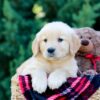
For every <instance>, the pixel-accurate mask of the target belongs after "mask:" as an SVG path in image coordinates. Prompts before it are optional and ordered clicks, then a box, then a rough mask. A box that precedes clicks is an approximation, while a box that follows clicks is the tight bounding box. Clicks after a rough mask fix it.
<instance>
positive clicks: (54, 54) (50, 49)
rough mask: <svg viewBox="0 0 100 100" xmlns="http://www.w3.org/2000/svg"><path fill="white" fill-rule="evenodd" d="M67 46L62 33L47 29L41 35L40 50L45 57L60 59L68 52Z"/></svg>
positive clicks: (65, 38)
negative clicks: (47, 30)
mask: <svg viewBox="0 0 100 100" xmlns="http://www.w3.org/2000/svg"><path fill="white" fill-rule="evenodd" d="M69 48H70V47H69V42H68V38H67V37H66V36H65V34H63V33H60V32H52V31H51V32H50V31H49V32H47V33H44V35H43V36H42V37H41V42H40V51H41V53H42V54H43V56H44V57H45V58H46V59H59V58H60V59H61V58H63V57H65V56H67V55H68V54H69Z"/></svg>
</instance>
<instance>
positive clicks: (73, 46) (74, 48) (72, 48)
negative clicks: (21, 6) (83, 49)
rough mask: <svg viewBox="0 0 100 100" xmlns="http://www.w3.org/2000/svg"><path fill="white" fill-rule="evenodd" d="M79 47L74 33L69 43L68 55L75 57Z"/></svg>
mask: <svg viewBox="0 0 100 100" xmlns="http://www.w3.org/2000/svg"><path fill="white" fill-rule="evenodd" d="M80 46H81V41H80V38H79V37H78V35H77V34H76V32H75V33H74V34H72V40H71V41H70V54H71V55H75V54H76V53H77V51H78V50H79V48H80Z"/></svg>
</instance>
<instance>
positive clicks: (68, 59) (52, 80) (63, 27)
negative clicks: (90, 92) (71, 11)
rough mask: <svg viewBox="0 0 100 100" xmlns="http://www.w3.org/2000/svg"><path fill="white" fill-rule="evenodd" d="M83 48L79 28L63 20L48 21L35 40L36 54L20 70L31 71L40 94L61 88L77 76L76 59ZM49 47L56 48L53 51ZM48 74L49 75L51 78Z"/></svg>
mask: <svg viewBox="0 0 100 100" xmlns="http://www.w3.org/2000/svg"><path fill="white" fill-rule="evenodd" d="M79 47H80V39H79V37H78V36H77V35H76V34H75V31H74V30H73V29H72V28H70V27H69V26H68V25H67V24H65V23H62V22H52V23H48V24H46V25H45V26H44V27H43V28H42V29H41V30H40V32H38V33H37V35H36V38H35V40H34V41H33V43H32V51H33V53H34V56H32V57H31V58H29V59H28V60H27V61H25V62H24V63H23V64H22V65H21V66H20V67H19V69H18V70H17V71H18V73H19V74H22V75H26V74H31V76H32V86H33V88H34V90H36V91H37V92H39V93H43V92H45V91H46V89H47V86H49V88H50V89H56V88H59V87H60V86H61V85H62V84H63V83H64V82H65V81H66V79H67V77H76V76H77V71H78V66H77V63H76V60H75V59H74V56H75V53H76V52H77V51H78V49H79ZM48 48H54V49H55V52H54V53H53V54H49V53H48ZM47 77H48V78H47Z"/></svg>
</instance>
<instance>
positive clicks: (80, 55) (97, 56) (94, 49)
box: [75, 27, 100, 73]
mask: <svg viewBox="0 0 100 100" xmlns="http://www.w3.org/2000/svg"><path fill="white" fill-rule="evenodd" d="M75 31H76V33H77V35H78V36H79V37H80V39H81V47H80V49H79V51H78V52H77V54H76V60H77V63H78V66H79V70H80V71H82V72H84V71H87V70H91V69H93V70H95V71H96V72H98V73H100V31H96V30H94V29H92V28H89V27H84V28H78V29H75Z"/></svg>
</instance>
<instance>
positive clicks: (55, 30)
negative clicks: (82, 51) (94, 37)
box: [32, 22, 80, 60]
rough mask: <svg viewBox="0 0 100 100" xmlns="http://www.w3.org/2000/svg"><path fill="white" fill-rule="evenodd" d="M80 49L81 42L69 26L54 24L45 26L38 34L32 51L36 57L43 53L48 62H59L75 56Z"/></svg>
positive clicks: (59, 23)
mask: <svg viewBox="0 0 100 100" xmlns="http://www.w3.org/2000/svg"><path fill="white" fill-rule="evenodd" d="M79 47H80V40H79V38H78V36H77V35H76V34H75V33H74V31H73V30H72V29H71V28H70V27H69V26H67V25H66V24H64V23H61V22H53V23H49V24H47V25H46V26H44V27H43V29H42V30H41V31H40V32H39V33H38V35H37V37H36V40H34V43H33V48H32V49H33V52H34V51H35V52H36V55H37V54H38V53H41V54H42V56H43V57H44V58H46V59H48V60H57V59H62V58H64V57H66V56H69V55H74V54H75V53H76V52H77V50H78V49H79ZM36 48H37V50H35V49H36ZM35 52H34V53H35Z"/></svg>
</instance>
